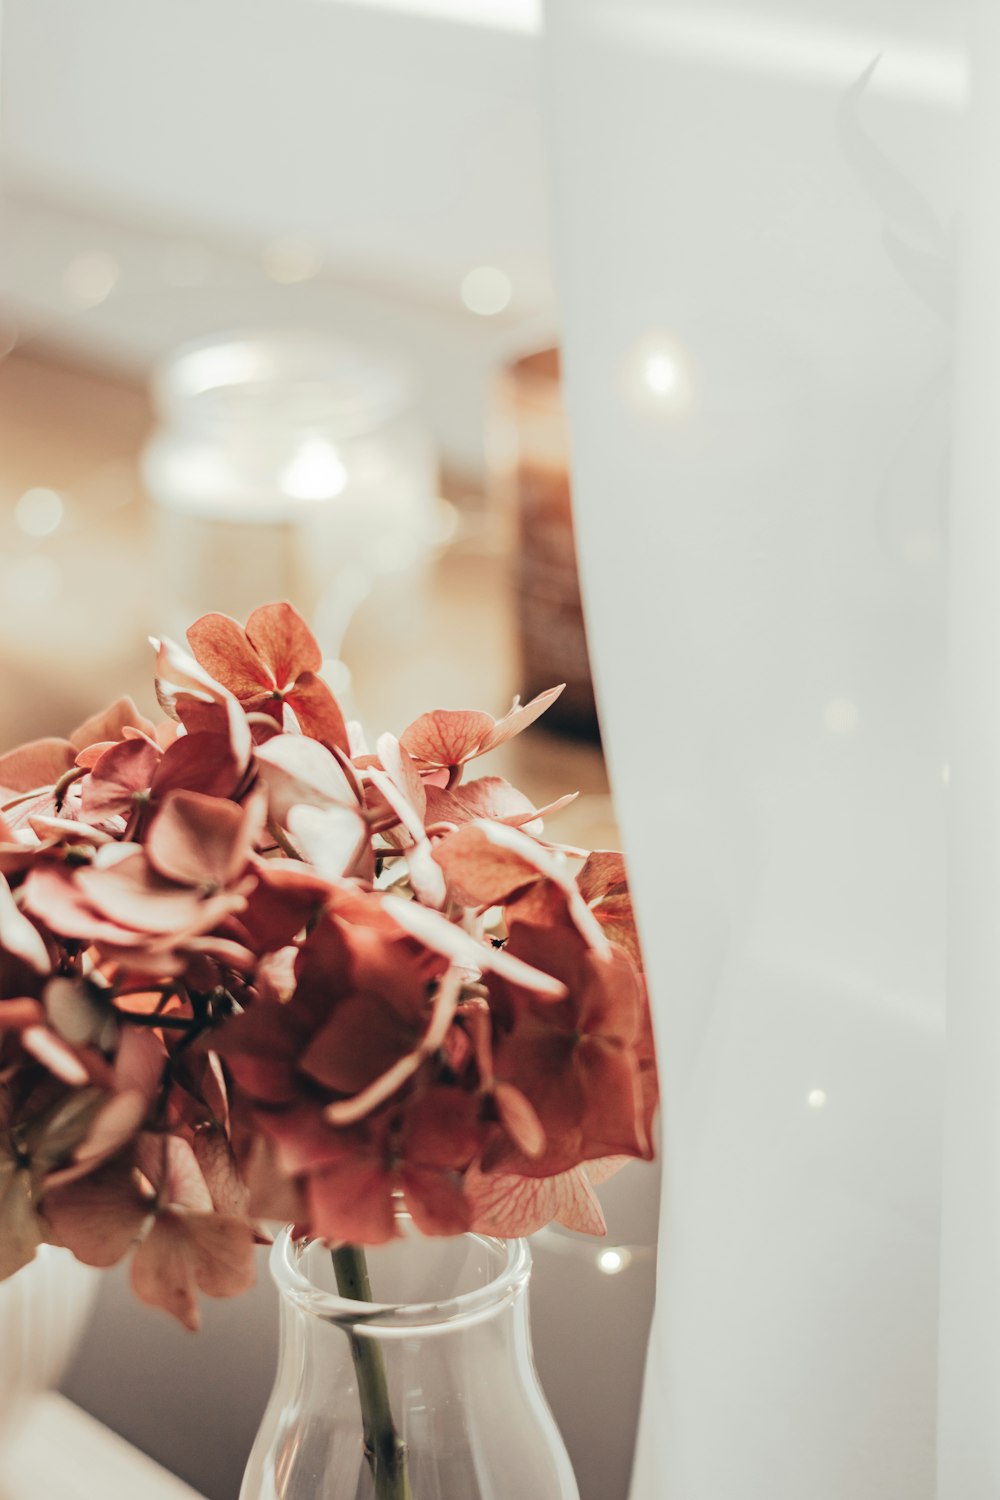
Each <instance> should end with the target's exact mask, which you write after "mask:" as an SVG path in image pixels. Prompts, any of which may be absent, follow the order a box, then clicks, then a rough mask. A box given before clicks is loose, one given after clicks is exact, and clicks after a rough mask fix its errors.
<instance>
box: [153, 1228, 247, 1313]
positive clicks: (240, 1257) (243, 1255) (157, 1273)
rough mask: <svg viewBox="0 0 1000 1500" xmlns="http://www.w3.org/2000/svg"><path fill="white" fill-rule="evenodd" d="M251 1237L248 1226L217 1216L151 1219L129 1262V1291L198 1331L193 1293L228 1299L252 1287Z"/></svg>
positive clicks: (196, 1299)
mask: <svg viewBox="0 0 1000 1500" xmlns="http://www.w3.org/2000/svg"><path fill="white" fill-rule="evenodd" d="M254 1274H255V1266H254V1255H253V1233H252V1231H251V1229H250V1227H249V1225H248V1224H245V1223H243V1222H242V1221H240V1220H239V1219H233V1218H229V1217H224V1216H223V1215H221V1214H175V1213H173V1212H171V1211H169V1210H166V1211H164V1212H162V1213H160V1214H158V1215H157V1217H156V1222H155V1223H154V1225H153V1227H152V1229H151V1230H150V1232H149V1234H148V1235H147V1236H146V1238H145V1240H144V1241H143V1242H142V1244H141V1245H140V1246H139V1249H138V1251H137V1253H136V1256H135V1259H134V1261H133V1262H132V1287H133V1289H134V1291H135V1292H136V1294H137V1296H138V1297H139V1298H140V1299H141V1300H142V1301H143V1302H147V1303H149V1304H150V1305H151V1306H153V1307H162V1308H164V1309H165V1311H167V1312H169V1313H171V1314H172V1315H173V1316H174V1317H175V1318H177V1319H178V1321H179V1322H181V1323H183V1324H184V1326H185V1328H189V1329H190V1330H191V1331H192V1332H193V1333H196V1332H197V1331H198V1329H199V1327H200V1326H201V1312H200V1309H199V1307H198V1290H199V1288H200V1289H201V1290H202V1291H204V1292H206V1293H207V1294H208V1295H209V1296H211V1297H233V1296H237V1295H238V1294H239V1293H240V1292H243V1291H246V1290H248V1289H249V1288H250V1287H251V1286H252V1285H253V1282H254Z"/></svg>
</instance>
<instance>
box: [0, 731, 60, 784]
mask: <svg viewBox="0 0 1000 1500" xmlns="http://www.w3.org/2000/svg"><path fill="white" fill-rule="evenodd" d="M75 760H76V752H75V749H74V747H73V746H72V745H71V744H70V742H69V740H55V739H45V740H32V741H31V743H30V744H28V745H21V746H20V747H19V748H18V749H17V750H8V751H7V753H6V754H5V755H0V788H3V789H5V790H8V791H11V792H33V791H34V790H35V789H36V788H40V787H46V786H54V785H55V783H56V782H57V781H58V780H59V778H60V776H62V775H63V773H64V772H65V771H69V770H70V769H71V768H72V766H73V764H74V762H75Z"/></svg>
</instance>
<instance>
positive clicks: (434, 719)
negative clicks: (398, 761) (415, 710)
mask: <svg viewBox="0 0 1000 1500" xmlns="http://www.w3.org/2000/svg"><path fill="white" fill-rule="evenodd" d="M495 722H496V721H495V720H494V718H493V715H492V714H484V713H478V712H476V711H474V710H465V709H458V710H453V709H447V708H437V709H435V710H434V711H433V712H432V713H429V714H421V716H420V718H419V719H415V720H414V721H413V723H412V724H411V725H410V727H409V728H408V729H406V730H404V731H403V733H402V734H401V735H400V739H399V743H400V744H401V745H402V747H403V749H404V750H405V751H406V752H407V753H408V754H409V755H412V757H413V759H414V760H417V761H422V762H423V763H424V764H425V765H428V766H449V767H450V766H461V765H464V763H465V762H466V761H467V760H471V759H472V757H473V756H474V755H478V754H479V753H480V746H481V745H482V743H483V741H484V740H485V739H486V737H487V735H488V734H490V732H491V731H492V729H493V728H494V725H495Z"/></svg>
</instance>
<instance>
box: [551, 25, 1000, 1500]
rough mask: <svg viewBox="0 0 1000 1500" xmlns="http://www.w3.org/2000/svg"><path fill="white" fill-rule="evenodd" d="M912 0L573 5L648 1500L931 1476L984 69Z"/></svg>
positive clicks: (555, 125) (595, 639)
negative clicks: (959, 623) (949, 574)
mask: <svg viewBox="0 0 1000 1500" xmlns="http://www.w3.org/2000/svg"><path fill="white" fill-rule="evenodd" d="M914 9H915V8H913V7H901V6H899V5H898V4H896V3H891V0H866V3H864V4H861V3H853V0H786V3H784V4H778V3H773V4H771V5H769V6H767V7H764V6H762V5H758V4H757V3H756V0H753V3H751V0H743V3H741V4H740V5H739V6H735V5H732V6H731V7H730V8H729V9H728V10H727V9H725V8H723V7H722V6H721V5H719V4H717V3H716V0H698V5H697V7H696V8H695V7H693V6H689V5H688V6H684V5H680V4H675V3H672V0H549V3H548V6H547V16H546V21H547V37H546V48H547V59H548V71H547V85H546V87H547V100H548V129H549V137H548V139H549V151H550V165H551V175H552V184H553V194H554V205H555V207H554V231H555V233H554V239H555V249H556V263H557V270H558V276H559V287H560V295H561V299H562V303H563V308H564V312H565V348H566V366H567V372H568V395H569V408H570V415H571V428H572V441H573V453H574V471H575V472H574V485H575V501H576V506H577V524H578V533H579V544H580V552H581V564H582V575H583V585H584V592H585V596H586V605H587V609H588V623H589V633H590V642H591V647H592V653H593V657H594V664H595V669H596V676H597V683H598V690H599V697H600V701H601V705H602V711H603V722H604V730H605V739H606V745H607V749H608V753H609V758H610V765H611V771H612V776H613V781H614V788H615V794H616V799H617V806H618V812H619V816H620V821H621V824H622V828H623V836H624V842H625V848H626V853H627V855H628V858H629V861H630V865H631V871H632V877H633V884H634V890H635V896H636V899H637V904H638V913H639V919H640V927H641V932H642V936H643V940H644V944H645V949H646V957H647V963H648V968H649V974H650V980H651V985H652V995H653V1002H654V1008H655V1017H656V1025H657V1033H658V1047H659V1053H660V1061H661V1070H662V1083H663V1092H664V1100H665V1104H664V1111H663V1133H664V1138H665V1154H664V1166H665V1177H664V1197H663V1219H662V1237H661V1248H660V1263H659V1299H658V1309H657V1314H656V1319H655V1323H654V1328H653V1333H652V1347H651V1352H650V1363H649V1372H648V1380H647V1390H646V1398H645V1410H644V1413H643V1421H642V1429H641V1436H640V1451H639V1457H638V1462H637V1468H636V1479H635V1486H634V1491H633V1496H634V1500H804V1497H806V1496H808V1497H809V1500H887V1497H890V1496H891V1497H900V1500H902V1497H905V1500H930V1496H931V1495H932V1494H933V1489H934V1429H935V1373H936V1372H935V1346H936V1324H937V1285H938V1280H937V1278H938V1266H937V1260H938V1254H937V1243H938V1219H939V1203H940V1191H939V1175H940V1169H941V1139H942V1110H943V1081H944V1080H943V993H944V959H945V949H944V943H945V888H944V882H945V875H944V871H945V848H946V839H945V826H946V800H947V786H946V778H947V771H946V769H945V767H944V762H945V761H946V759H947V748H946V745H945V731H944V711H945V706H944V686H945V665H944V664H945V598H946V591H945V577H946V531H947V506H948V474H949V458H950V438H951V415H950V413H951V399H952V389H951V386H952V376H951V343H952V331H953V330H952V322H951V316H950V312H949V300H948V299H949V286H950V280H951V279H952V278H953V272H954V266H953V264H952V263H951V255H952V250H951V245H952V238H951V233H950V229H951V220H952V215H953V213H954V210H955V207H956V194H957V188H956V177H957V167H958V164H959V158H960V134H961V126H962V77H963V60H962V55H961V52H960V51H959V49H958V42H957V38H953V37H951V36H950V35H949V34H948V30H949V28H955V29H956V30H957V27H958V26H959V24H960V21H961V16H960V15H957V14H953V13H952V8H951V6H950V5H949V3H948V0H928V3H927V4H925V5H922V6H921V7H920V8H919V26H920V28H921V29H920V32H919V34H918V32H917V30H916V27H917V25H918V17H917V16H916V15H915V14H912V12H913V11H914ZM907 24H912V25H913V27H914V31H913V32H912V33H910V32H905V33H903V32H900V30H899V28H900V27H903V26H905V25H907ZM935 26H937V27H938V28H939V34H936V33H935V32H934V27H935ZM879 52H882V53H883V54H884V56H883V61H882V62H881V63H880V65H879V67H878V68H877V69H876V71H875V73H874V76H873V77H871V78H870V79H869V80H868V82H867V84H866V86H865V87H864V89H863V91H861V92H858V91H857V90H855V91H853V92H852V85H854V84H855V82H856V80H858V79H859V78H860V76H861V75H862V74H863V73H864V71H865V69H866V68H867V67H868V66H869V64H871V62H872V61H873V59H874V57H875V55H876V54H877V53H879ZM998 275H1000V273H998ZM998 410H1000V397H998Z"/></svg>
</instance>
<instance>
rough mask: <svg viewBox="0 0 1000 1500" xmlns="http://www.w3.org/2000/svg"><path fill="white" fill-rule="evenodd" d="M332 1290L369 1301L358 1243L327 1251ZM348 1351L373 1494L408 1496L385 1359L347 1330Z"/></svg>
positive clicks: (388, 1498) (391, 1499)
mask: <svg viewBox="0 0 1000 1500" xmlns="http://www.w3.org/2000/svg"><path fill="white" fill-rule="evenodd" d="M330 1254H331V1256H332V1258H333V1270H334V1275H335V1276H336V1278H337V1291H338V1292H339V1293H340V1295H341V1296H342V1297H346V1298H347V1299H348V1300H349V1301H351V1302H372V1301H373V1300H374V1299H373V1297H372V1287H371V1281H370V1280H369V1277H368V1262H367V1260H366V1259H365V1252H364V1251H363V1250H362V1249H361V1247H360V1246H359V1245H341V1246H340V1248H339V1249H337V1250H332V1251H331V1252H330ZM348 1337H349V1338H350V1341H351V1357H352V1358H353V1360H354V1369H355V1372H356V1374H357V1377H358V1396H359V1397H360V1400H361V1425H362V1430H363V1432H364V1438H365V1456H366V1458H367V1459H368V1466H369V1468H370V1469H371V1471H372V1477H373V1478H374V1480H375V1497H376V1500H413V1492H412V1490H411V1489H410V1477H409V1472H408V1469H407V1463H406V1444H405V1443H404V1442H403V1439H402V1438H401V1437H400V1435H399V1433H398V1432H397V1431H396V1424H395V1423H394V1422H393V1420H392V1408H391V1407H390V1405H389V1386H388V1383H387V1381H386V1377H385V1360H384V1358H383V1356H382V1350H381V1348H380V1347H379V1344H378V1341H377V1340H376V1339H368V1338H365V1337H364V1335H363V1334H358V1333H351V1334H349V1335H348Z"/></svg>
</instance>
